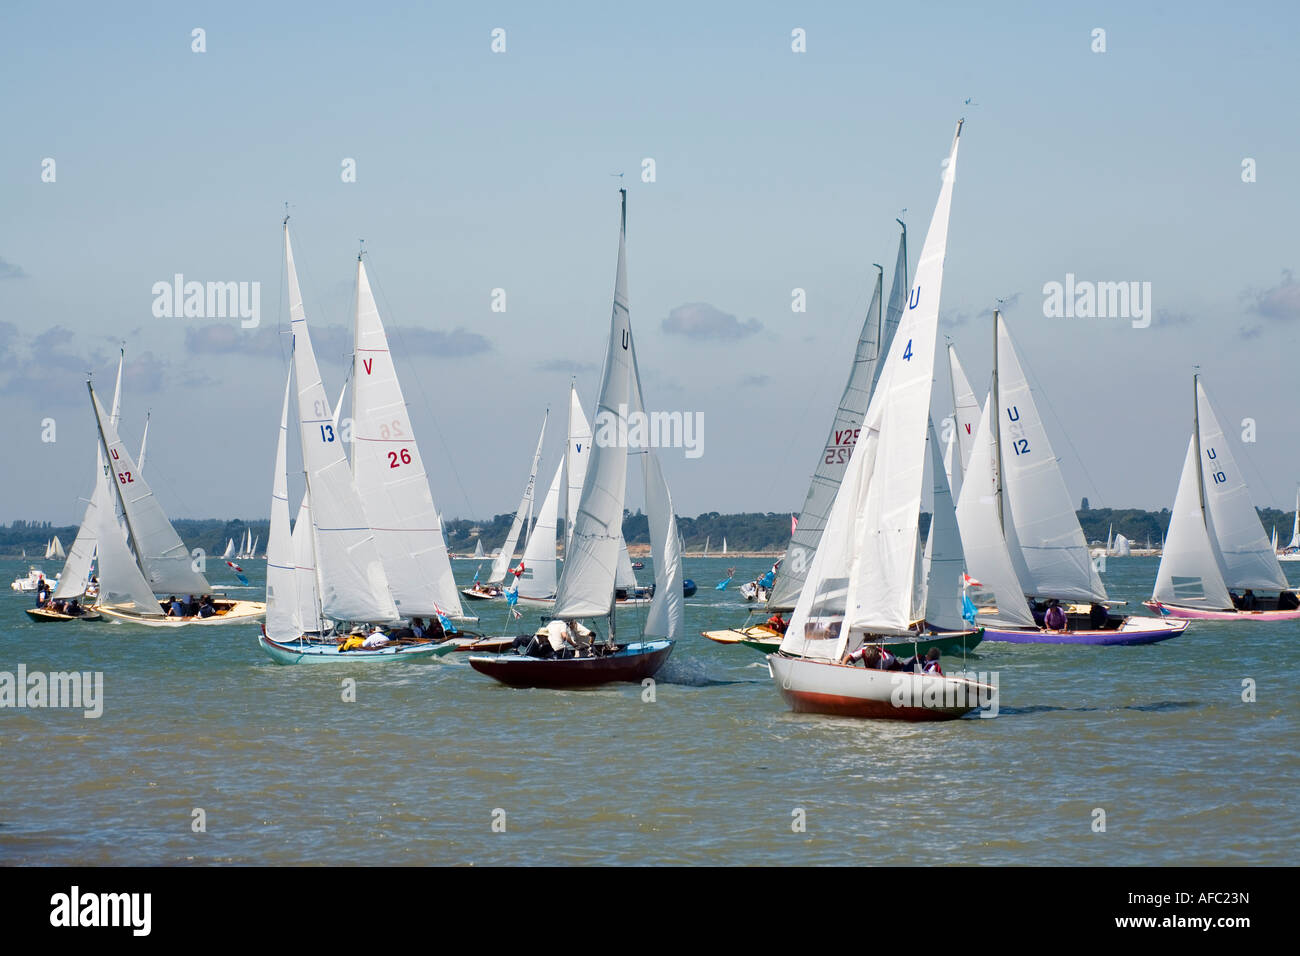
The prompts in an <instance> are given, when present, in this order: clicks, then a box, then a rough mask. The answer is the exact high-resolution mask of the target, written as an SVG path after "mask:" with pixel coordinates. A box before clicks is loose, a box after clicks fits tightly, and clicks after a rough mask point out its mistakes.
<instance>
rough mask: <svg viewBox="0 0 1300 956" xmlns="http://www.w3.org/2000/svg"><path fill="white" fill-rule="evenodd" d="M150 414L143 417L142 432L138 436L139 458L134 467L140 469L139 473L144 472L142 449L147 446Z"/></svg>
mask: <svg viewBox="0 0 1300 956" xmlns="http://www.w3.org/2000/svg"><path fill="white" fill-rule="evenodd" d="M151 417H152V416H151V415H145V417H144V434H143V435H141V436H140V460H139V461H137V462H136V467H137V468H139V469H140V474H142V475H143V474H144V450H145V449H146V448H148V447H149V419H150V418H151Z"/></svg>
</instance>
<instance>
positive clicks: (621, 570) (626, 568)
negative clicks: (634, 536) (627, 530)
mask: <svg viewBox="0 0 1300 956" xmlns="http://www.w3.org/2000/svg"><path fill="white" fill-rule="evenodd" d="M636 585H637V581H636V572H635V571H633V570H632V556H631V555H630V554H628V553H627V542H626V541H623V540H622V539H620V540H619V543H618V568H617V569H615V571H614V587H616V588H620V589H621V588H634V587H636Z"/></svg>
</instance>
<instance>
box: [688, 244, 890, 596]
mask: <svg viewBox="0 0 1300 956" xmlns="http://www.w3.org/2000/svg"><path fill="white" fill-rule="evenodd" d="M900 225H902V224H901V223H900ZM876 268H877V274H876V284H875V291H874V293H873V294H872V297H871V305H870V306H869V307H868V308H867V315H866V319H865V320H864V321H863V323H862V331H861V332H860V333H859V335H858V347H857V352H856V353H855V355H854V358H853V365H852V367H851V368H850V369H849V378H848V381H847V382H845V384H844V391H843V393H842V394H841V395H840V403H839V406H838V407H837V408H836V411H835V417H834V418H833V419H832V420H831V428H830V432H829V434H828V435H827V436H826V444H825V445H824V446H823V447H822V448H821V450H820V451H819V453H818V459H817V468H816V470H815V471H814V473H813V477H812V481H811V482H809V485H808V494H807V495H806V496H805V498H804V504H803V509H802V510H801V511H800V512H799V525H798V527H796V528H795V529H794V531H793V532H792V533H791V535H790V543H789V545H788V546H787V547H786V552H785V557H784V558H783V559H782V560H781V566H780V568H779V569H778V570H777V573H776V579H775V581H773V583H772V590H771V593H770V594H769V595H768V599H767V606H768V607H769V608H773V609H787V608H792V607H794V604H795V601H796V600H797V599H798V597H799V592H800V591H801V590H802V588H803V583H804V580H805V579H806V577H807V573H808V565H809V563H810V562H811V560H812V555H813V552H815V551H816V550H817V545H818V542H820V540H821V536H822V531H823V529H824V528H825V527H826V520H827V517H828V516H829V514H830V509H831V502H832V501H833V500H834V498H835V492H836V490H837V489H838V488H839V485H840V482H841V480H843V477H844V472H845V470H846V469H847V468H848V462H849V458H850V456H851V455H852V454H853V444H854V443H855V442H856V441H857V437H858V433H859V431H860V429H861V427H862V419H863V416H864V415H865V414H866V411H867V404H868V403H869V402H870V400H871V395H872V393H873V391H874V390H875V388H876V383H877V382H878V381H879V379H880V370H881V368H882V367H883V364H884V362H883V357H884V355H885V354H886V353H887V352H888V349H889V346H890V343H891V342H892V341H893V337H894V333H895V331H896V330H897V329H898V323H899V322H900V321H901V318H902V313H903V300H904V298H905V297H906V295H907V228H906V227H904V228H903V232H902V235H901V236H900V237H899V241H898V259H897V262H896V263H895V266H894V279H893V288H892V291H891V293H890V297H889V312H888V316H887V318H882V312H881V292H882V289H883V284H884V270H883V269H881V268H880V267H879V266H877V267H876ZM706 550H707V549H706ZM724 553H725V548H724Z"/></svg>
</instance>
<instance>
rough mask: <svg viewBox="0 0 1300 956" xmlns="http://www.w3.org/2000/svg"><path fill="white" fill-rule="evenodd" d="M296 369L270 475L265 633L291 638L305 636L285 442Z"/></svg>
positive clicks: (287, 380)
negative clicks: (299, 612)
mask: <svg viewBox="0 0 1300 956" xmlns="http://www.w3.org/2000/svg"><path fill="white" fill-rule="evenodd" d="M292 384H293V369H292V367H290V370H289V374H288V375H286V376H285V380H284V404H283V405H282V406H281V409H280V432H279V435H278V436H277V438H276V444H275V473H274V474H273V475H272V477H271V529H270V531H269V533H268V535H267V539H266V636H267V637H269V638H270V639H271V640H273V641H292V640H296V639H297V638H299V637H301V636H302V632H303V626H302V625H303V622H302V620H301V618H299V616H298V584H297V571H296V564H295V562H294V558H293V532H292V531H291V530H290V528H289V474H288V471H287V470H286V469H287V467H288V465H287V458H286V450H285V443H286V438H287V435H288V431H289V394H290V387H291V385H292Z"/></svg>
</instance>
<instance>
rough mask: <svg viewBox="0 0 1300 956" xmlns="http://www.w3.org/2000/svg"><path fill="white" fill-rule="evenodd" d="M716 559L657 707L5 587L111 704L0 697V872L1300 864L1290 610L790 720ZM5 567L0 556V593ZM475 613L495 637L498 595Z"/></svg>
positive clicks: (1012, 663) (9, 627) (21, 628)
mask: <svg viewBox="0 0 1300 956" xmlns="http://www.w3.org/2000/svg"><path fill="white" fill-rule="evenodd" d="M728 564H735V565H736V566H737V568H738V569H739V570H738V572H737V577H736V581H737V583H738V582H740V581H742V580H745V579H746V578H745V575H746V574H749V575H750V576H753V575H754V574H756V573H758V572H760V571H762V570H763V569H765V568H766V567H767V566H769V564H770V562H769V561H765V560H744V559H735V558H731V559H730V560H729V561H724V560H722V559H707V560H702V559H687V561H686V569H685V570H686V575H687V577H690V578H694V579H695V581H696V582H698V584H699V585H700V591H699V593H698V594H697V595H696V596H695V597H693V598H689V599H688V600H687V623H688V635H687V637H686V638H685V639H684V640H683V641H682V642H680V643H679V645H678V646H677V648H676V650H675V651H674V653H673V656H672V658H671V659H670V660H669V662H668V664H667V665H666V667H665V669H664V670H663V671H662V672H661V673H660V675H659V684H658V687H657V693H656V700H655V701H654V702H653V703H647V702H643V701H642V689H641V687H640V686H633V685H625V686H615V687H608V688H604V689H600V690H588V691H572V692H558V691H547V690H510V689H507V688H504V687H501V686H498V685H496V684H494V683H493V682H492V681H490V680H488V679H487V678H486V677H483V676H481V675H479V674H477V673H476V672H474V671H472V670H471V669H470V668H469V667H468V666H467V665H466V664H465V663H464V661H463V659H460V658H461V657H462V655H450V656H449V657H448V658H444V659H442V660H439V661H434V662H428V663H403V664H394V665H372V666H364V665H353V666H350V667H329V666H314V667H313V666H298V667H280V666H276V665H274V664H272V663H271V662H270V661H269V660H267V659H266V658H265V657H264V656H263V655H262V653H261V651H259V649H258V648H257V645H256V641H255V633H254V630H253V629H251V628H246V627H232V628H230V629H216V630H181V631H178V632H168V633H165V634H160V633H159V632H157V631H152V630H149V629H146V628H136V627H132V626H129V625H123V624H115V623H103V624H78V625H73V624H68V625H38V624H34V623H31V622H30V621H29V620H28V618H27V617H26V615H24V614H23V613H22V610H21V609H22V608H23V607H25V606H28V605H29V603H30V602H31V600H32V598H31V597H30V596H28V595H20V594H16V593H14V592H11V591H10V590H9V589H8V588H7V587H6V588H4V591H3V594H0V621H3V624H4V627H3V630H2V631H0V670H4V671H10V672H13V671H16V669H17V666H18V665H19V664H20V663H22V664H25V665H26V666H27V668H28V670H29V671H66V670H89V671H102V672H103V674H104V697H105V703H104V712H103V716H102V717H100V718H99V719H97V720H95V719H86V718H84V717H83V716H82V714H81V712H80V711H67V710H52V709H46V710H30V709H22V710H16V709H4V710H0V767H2V768H3V769H2V770H0V773H2V774H3V779H2V781H0V862H4V863H9V864H13V863H60V864H183V863H187V862H197V863H211V862H234V863H250V864H304V863H306V864H327V863H356V864H378V863H412V864H469V863H473V864H480V865H482V864H512V863H622V864H654V863H696V862H698V863H706V864H775V863H792V864H853V863H863V864H901V863H919V864H932V863H1000V864H1007V863H1038V864H1098V865H1127V864H1157V863H1158V864H1193V863H1197V864H1213V863H1254V864H1290V863H1292V862H1293V850H1294V847H1295V845H1296V837H1297V829H1298V828H1297V810H1296V801H1295V799H1294V794H1295V792H1296V789H1297V777H1298V774H1297V766H1298V761H1297V757H1296V753H1295V736H1296V718H1295V714H1296V712H1297V705H1298V704H1300V693H1298V692H1297V687H1296V682H1295V680H1294V677H1293V675H1294V666H1293V665H1292V663H1291V661H1292V659H1293V658H1292V655H1293V653H1294V646H1295V644H1296V641H1297V637H1298V636H1300V626H1297V625H1296V624H1295V623H1284V624H1278V625H1265V626H1260V625H1248V624H1235V623H1229V624H1206V623H1202V624H1193V625H1192V628H1191V629H1190V630H1189V631H1188V632H1187V633H1186V634H1185V635H1183V636H1182V637H1180V638H1176V639H1174V640H1172V641H1169V642H1166V643H1163V644H1156V645H1152V646H1150V647H1133V648H1087V647H1074V648H1069V647H1052V646H1047V645H1040V646H1034V645H1019V646H1013V645H984V646H983V647H981V648H980V649H979V651H978V652H977V653H976V654H974V655H971V658H970V660H969V661H968V665H969V666H972V667H975V668H977V669H980V670H990V671H997V672H998V674H999V679H1000V684H1001V707H1002V710H1001V714H1000V715H999V716H998V717H997V718H995V719H981V718H976V717H974V716H973V715H972V716H971V717H968V718H966V719H964V720H960V721H954V722H949V723H942V724H934V725H925V726H920V725H909V724H896V723H891V722H882V721H861V720H850V719H840V718H829V717H816V716H804V715H795V714H792V713H790V712H789V711H788V710H787V709H786V707H785V706H784V704H783V703H782V701H781V699H780V697H779V695H778V693H777V691H776V689H775V687H774V686H773V684H772V681H771V679H770V678H769V677H768V673H767V668H766V666H765V665H764V664H763V663H762V658H761V657H760V656H759V655H758V654H756V653H754V652H753V651H750V650H747V649H743V648H727V647H722V646H719V645H715V644H713V643H712V642H710V641H707V640H705V639H704V638H702V637H699V636H698V632H699V631H700V630H702V629H704V628H706V627H707V628H715V627H725V626H730V625H733V624H736V623H739V622H741V621H742V620H743V616H744V605H743V603H742V602H741V601H740V599H739V596H738V595H737V594H736V592H735V589H734V585H733V588H732V589H731V590H729V591H727V592H717V591H714V590H713V589H712V586H713V584H714V583H715V582H716V581H717V580H719V579H721V578H722V577H723V575H724V568H725V567H726V566H727V565H728ZM1156 566H1157V559H1154V558H1130V559H1114V558H1112V559H1111V560H1110V564H1109V569H1108V573H1107V574H1106V575H1105V576H1104V580H1105V582H1106V585H1107V588H1108V589H1109V591H1110V593H1111V596H1112V597H1114V598H1117V599H1127V600H1129V601H1131V602H1137V601H1140V599H1141V598H1143V597H1145V596H1146V595H1148V594H1149V593H1150V588H1151V582H1152V581H1153V580H1154V577H1155V571H1156ZM474 567H475V564H474V563H473V562H457V563H456V571H457V576H458V578H462V579H465V580H468V579H469V578H470V577H472V575H473V569H474ZM46 570H48V571H50V572H53V571H56V570H57V568H55V567H49V568H47V569H46ZM250 570H252V571H253V572H254V581H255V582H257V581H259V580H260V574H261V562H254V567H252V568H250ZM22 571H25V567H23V566H21V565H20V563H19V562H17V561H0V578H2V579H3V582H4V583H5V584H7V583H8V582H9V581H10V580H12V579H13V578H14V577H15V576H16V575H18V574H19V573H20V572H22ZM1288 572H1289V573H1290V574H1291V576H1292V580H1293V581H1294V580H1297V578H1298V577H1300V574H1297V572H1300V567H1297V566H1296V565H1291V566H1290V567H1289V568H1288ZM645 576H646V573H645V572H642V577H645ZM244 593H247V594H250V595H257V594H258V593H259V592H257V591H249V592H244ZM479 611H480V613H483V614H484V625H485V627H486V628H487V629H490V630H499V629H500V626H501V624H502V622H503V619H504V612H503V611H502V610H501V606H500V605H489V610H486V611H484V610H483V609H482V606H480V608H479ZM638 614H639V612H622V613H620V617H619V622H620V630H621V633H622V634H630V633H631V632H632V631H633V630H634V626H633V622H635V621H636V620H637V615H638ZM525 620H526V622H527V621H530V620H531V618H526V619H525ZM945 664H946V665H947V666H948V667H949V669H950V670H951V669H952V668H953V666H955V665H959V664H960V659H945ZM347 677H351V678H355V680H356V684H357V692H356V697H357V699H356V702H355V703H345V702H344V701H343V699H342V697H343V692H342V682H343V680H344V678H347ZM1246 678H1253V679H1254V680H1255V681H1257V683H1258V691H1257V693H1258V701H1257V702H1255V703H1243V701H1242V699H1241V694H1242V681H1243V680H1244V679H1246ZM195 808H202V809H203V811H204V812H205V814H206V827H207V830H206V832H205V833H194V832H192V820H193V816H192V814H193V811H194V810H195ZM1095 808H1101V809H1103V810H1104V811H1105V814H1106V831H1105V832H1104V833H1098V832H1093V828H1092V825H1093V820H1094V810H1095ZM797 809H802V811H803V814H804V816H805V818H806V831H805V832H794V830H793V828H792V823H793V822H794V820H795V816H794V814H795V812H796V810H797ZM501 811H504V825H505V832H496V831H495V830H494V828H493V821H494V818H495V819H497V820H498V821H499V820H501V819H502V814H501ZM498 829H499V826H498Z"/></svg>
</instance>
